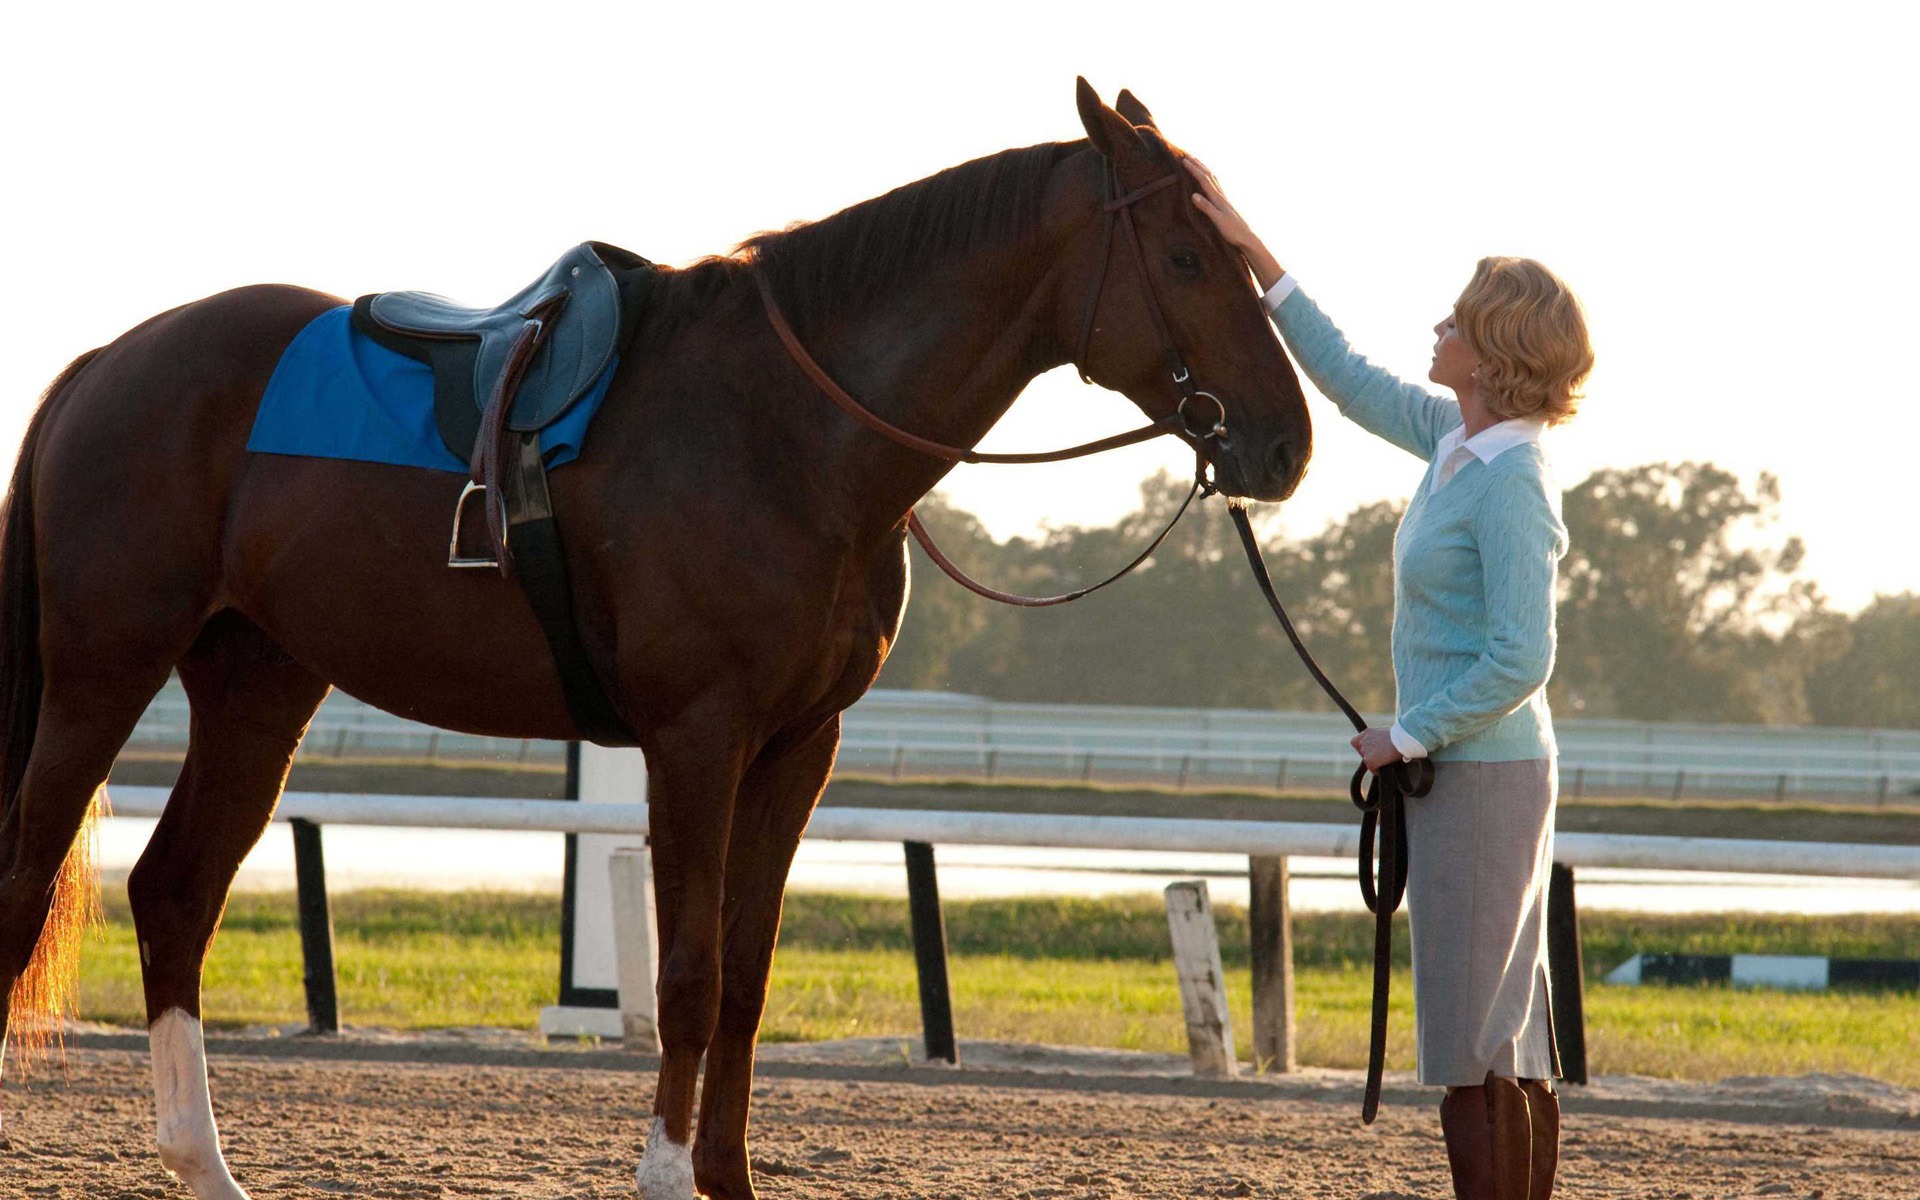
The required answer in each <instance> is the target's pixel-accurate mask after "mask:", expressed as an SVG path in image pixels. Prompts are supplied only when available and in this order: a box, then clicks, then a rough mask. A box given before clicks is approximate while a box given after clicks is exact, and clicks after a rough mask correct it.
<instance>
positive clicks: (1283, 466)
mask: <svg viewBox="0 0 1920 1200" xmlns="http://www.w3.org/2000/svg"><path fill="white" fill-rule="evenodd" d="M1298 465H1299V464H1298V460H1296V459H1295V458H1294V454H1293V447H1292V446H1291V445H1290V444H1288V443H1287V442H1286V441H1284V440H1283V441H1280V442H1276V443H1275V444H1274V447H1273V450H1272V451H1271V452H1270V453H1269V454H1268V455H1267V467H1268V469H1269V470H1271V471H1272V472H1273V477H1274V478H1275V479H1292V478H1293V471H1294V468H1295V467H1296V466H1298Z"/></svg>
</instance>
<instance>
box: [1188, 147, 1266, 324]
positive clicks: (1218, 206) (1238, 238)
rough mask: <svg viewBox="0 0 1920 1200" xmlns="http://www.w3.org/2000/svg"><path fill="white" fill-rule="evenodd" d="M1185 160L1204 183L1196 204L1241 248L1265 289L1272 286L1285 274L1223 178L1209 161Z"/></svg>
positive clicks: (1192, 172) (1235, 246)
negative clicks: (1222, 187)
mask: <svg viewBox="0 0 1920 1200" xmlns="http://www.w3.org/2000/svg"><path fill="white" fill-rule="evenodd" d="M1182 161H1183V163H1184V165H1185V166H1186V168H1187V173H1188V174H1189V175H1191V176H1193V179H1194V182H1195V183H1198V184H1199V185H1200V190H1199V191H1197V192H1195V193H1193V206H1194V207H1195V208H1197V209H1199V210H1200V211H1201V212H1203V213H1205V214H1207V219H1208V220H1210V221H1212V222H1213V227H1214V228H1215V229H1218V230H1219V231H1220V236H1221V237H1222V238H1223V239H1225V241H1226V243H1227V245H1229V246H1232V247H1233V248H1234V249H1235V250H1238V251H1239V252H1240V255H1241V257H1243V258H1245V259H1246V260H1247V265H1248V266H1249V267H1251V268H1253V273H1254V276H1255V278H1257V279H1258V280H1259V281H1260V289H1261V290H1262V291H1265V290H1266V289H1268V288H1270V287H1272V286H1273V285H1274V283H1275V282H1277V281H1278V280H1279V278H1280V276H1281V275H1282V274H1284V273H1285V272H1284V270H1283V269H1282V267H1281V266H1280V264H1279V262H1278V261H1277V260H1275V258H1274V257H1273V254H1272V253H1271V252H1270V251H1269V250H1268V249H1267V247H1266V244H1265V243H1263V242H1262V241H1261V240H1260V238H1259V236H1258V235H1256V234H1255V233H1254V232H1253V227H1252V226H1250V225H1248V224H1247V220H1246V218H1245V217H1242V216H1241V215H1240V210H1239V209H1236V208H1235V207H1234V206H1233V202H1232V201H1230V200H1228V199H1227V194H1226V193H1225V192H1223V191H1221V190H1220V181H1219V180H1218V179H1215V178H1214V177H1213V172H1212V171H1210V170H1208V169H1207V164H1205V163H1203V162H1201V161H1200V160H1199V159H1197V158H1194V157H1193V156H1191V155H1189V156H1187V157H1186V158H1185V159H1184V160H1182Z"/></svg>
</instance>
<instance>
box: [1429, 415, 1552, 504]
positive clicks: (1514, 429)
mask: <svg viewBox="0 0 1920 1200" xmlns="http://www.w3.org/2000/svg"><path fill="white" fill-rule="evenodd" d="M1546 431H1547V423H1546V422H1545V421H1542V420H1540V419H1538V418H1536V417H1515V418H1514V419H1512V420H1510V421H1501V422H1500V423H1498V424H1496V425H1489V426H1487V427H1486V428H1485V429H1482V430H1481V431H1480V432H1479V433H1476V434H1474V435H1473V436H1472V437H1468V436H1467V427H1466V426H1464V425H1456V426H1454V427H1453V428H1452V429H1449V430H1448V431H1447V432H1445V433H1443V434H1441V435H1440V441H1439V442H1438V443H1437V444H1436V445H1435V446H1434V448H1433V487H1432V489H1431V490H1433V491H1436V492H1437V491H1439V490H1440V489H1441V488H1443V487H1445V486H1447V484H1449V483H1451V482H1452V481H1453V477H1454V476H1455V475H1458V474H1459V473H1460V468H1461V467H1464V466H1466V465H1467V464H1468V463H1470V462H1472V461H1473V460H1474V459H1476V458H1477V459H1479V460H1480V461H1481V462H1483V463H1490V462H1492V461H1493V460H1494V459H1496V458H1499V457H1500V456H1501V455H1502V454H1505V453H1506V452H1507V451H1509V450H1511V449H1513V448H1514V447H1515V446H1524V445H1526V444H1528V443H1529V442H1537V441H1539V440H1540V438H1541V436H1542V435H1543V434H1545V433H1546Z"/></svg>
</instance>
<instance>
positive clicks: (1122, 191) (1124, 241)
mask: <svg viewBox="0 0 1920 1200" xmlns="http://www.w3.org/2000/svg"><path fill="white" fill-rule="evenodd" d="M1079 103H1080V120H1081V123H1082V124H1084V125H1085V126H1086V130H1087V138H1088V141H1089V142H1090V143H1091V144H1092V147H1093V152H1094V154H1096V155H1097V156H1098V158H1099V162H1098V163H1097V164H1095V166H1096V170H1091V171H1088V172H1087V181H1088V183H1089V184H1090V186H1092V187H1094V188H1096V189H1097V190H1098V195H1099V199H1098V201H1097V203H1096V207H1095V210H1094V211H1095V213H1096V214H1097V215H1096V218H1095V219H1094V220H1093V221H1091V222H1089V223H1088V224H1087V226H1086V231H1085V233H1084V234H1083V235H1082V236H1081V237H1080V238H1079V239H1078V240H1077V242H1076V246H1075V250H1074V255H1075V261H1076V262H1078V263H1081V264H1084V269H1083V270H1076V271H1074V272H1070V277H1069V279H1068V282H1067V283H1066V284H1065V285H1064V286H1063V287H1062V289H1061V291H1060V298H1059V303H1060V306H1061V323H1062V326H1063V327H1067V328H1071V330H1072V335H1071V336H1072V342H1071V344H1072V346H1073V354H1074V356H1075V362H1076V364H1077V365H1078V366H1079V368H1080V370H1081V373H1082V374H1083V375H1084V376H1085V377H1087V378H1088V379H1090V380H1092V381H1093V382H1095V383H1098V384H1100V385H1102V386H1103V387H1108V388H1112V389H1113V390H1115V391H1117V392H1121V393H1123V394H1124V395H1125V396H1126V397H1127V398H1128V399H1130V400H1132V401H1133V402H1134V403H1135V404H1137V405H1139V406H1140V408H1141V410H1142V411H1144V412H1145V413H1147V415H1149V416H1152V417H1156V418H1157V417H1162V416H1165V415H1166V414H1168V413H1170V412H1174V411H1176V410H1177V411H1179V412H1180V413H1181V415H1182V417H1183V418H1184V424H1185V427H1186V430H1185V433H1184V434H1183V436H1184V437H1186V439H1187V440H1188V441H1189V442H1190V443H1193V444H1194V445H1196V446H1197V447H1198V448H1199V449H1200V451H1201V452H1202V453H1203V454H1205V455H1206V456H1207V458H1208V459H1209V460H1210V461H1211V462H1212V463H1213V468H1214V475H1215V480H1216V482H1217V484H1218V485H1219V487H1220V490H1221V491H1223V492H1226V493H1227V494H1229V495H1236V496H1251V497H1255V498H1257V499H1261V500H1284V499H1286V498H1287V497H1288V496H1291V495H1292V494H1293V490H1294V489H1295V488H1296V487H1298V486H1299V485H1300V479H1301V477H1302V476H1303V475H1305V474H1306V470H1307V459H1308V458H1309V457H1310V456H1311V455H1312V453H1313V425H1312V422H1311V421H1310V419H1309V418H1308V415H1307V404H1306V398H1305V397H1304V396H1303V395H1302V393H1301V391H1300V381H1299V379H1298V378H1297V377H1296V376H1295V375H1294V373H1293V365H1292V364H1291V363H1290V362H1288V361H1287V356H1286V353H1285V352H1284V351H1282V350H1281V348H1280V343H1279V340H1278V339H1277V338H1275V337H1274V334H1273V329H1272V328H1271V327H1270V326H1269V325H1268V323H1267V319H1266V315H1265V314H1264V313H1263V312H1262V311H1261V307H1260V301H1259V298H1258V297H1257V296H1256V295H1255V294H1254V293H1253V291H1252V290H1251V289H1249V288H1248V286H1247V269H1246V265H1245V264H1244V263H1243V262H1242V261H1241V258H1240V255H1239V254H1238V253H1237V252H1236V251H1234V250H1233V249H1232V248H1231V247H1229V246H1228V245H1227V244H1226V242H1225V241H1224V240H1222V239H1221V237H1220V235H1219V233H1218V231H1216V230H1215V229H1214V228H1213V225H1212V222H1210V221H1208V220H1207V219H1206V217H1205V216H1204V215H1203V214H1202V213H1200V212H1199V210H1197V209H1196V208H1194V206H1193V202H1192V200H1191V199H1190V198H1189V197H1190V195H1191V194H1192V192H1193V191H1194V187H1193V181H1192V179H1191V177H1190V176H1189V175H1188V174H1187V171H1186V168H1185V166H1184V165H1183V164H1182V162H1181V159H1182V158H1183V157H1184V155H1182V154H1181V152H1180V151H1179V150H1177V149H1175V148H1174V147H1173V146H1172V145H1171V144H1170V143H1168V142H1167V140H1166V139H1165V138H1164V137H1162V136H1161V134H1160V131H1159V129H1158V128H1156V127H1155V125H1154V123H1153V116H1152V114H1151V113H1149V112H1148V111H1147V109H1146V107H1145V106H1144V105H1142V104H1141V103H1140V102H1139V101H1138V100H1136V99H1134V97H1133V96H1132V95H1131V94H1130V93H1128V92H1124V91H1123V92H1121V93H1120V97H1119V111H1118V112H1116V111H1115V110H1114V109H1112V108H1108V107H1107V106H1106V105H1105V104H1103V103H1101V101H1100V97H1099V96H1098V95H1096V94H1095V93H1094V90H1093V88H1092V87H1090V86H1088V84H1087V81H1086V80H1085V79H1082V80H1080V83H1079ZM1136 245H1137V246H1138V250H1137V252H1136V249H1135V246H1136ZM1183 370H1184V372H1185V374H1186V376H1187V377H1186V378H1185V379H1182V378H1179V376H1180V374H1181V373H1182V371H1183Z"/></svg>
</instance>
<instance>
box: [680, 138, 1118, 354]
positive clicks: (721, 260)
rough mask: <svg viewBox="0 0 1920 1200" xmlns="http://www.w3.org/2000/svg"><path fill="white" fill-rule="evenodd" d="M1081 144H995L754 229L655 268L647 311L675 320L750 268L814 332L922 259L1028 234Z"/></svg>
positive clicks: (898, 278) (857, 306)
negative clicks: (713, 249)
mask: <svg viewBox="0 0 1920 1200" xmlns="http://www.w3.org/2000/svg"><path fill="white" fill-rule="evenodd" d="M1085 148H1086V142H1085V141H1079V142H1043V143H1041V144H1040V145H1037V146H1025V147H1022V148H1020V149H1016V150H1003V151H1001V152H1000V153H998V154H989V155H987V156H986V157H984V158H976V159H974V160H973V161H971V162H965V163H961V164H960V165H959V166H956V167H948V168H947V169H946V170H944V171H939V172H936V173H934V174H932V175H929V176H927V177H926V178H925V179H921V180H916V181H915V182H913V183H908V184H903V185H902V186H900V187H897V188H895V189H893V190H892V191H890V192H887V193H886V194H885V195H881V196H876V197H874V198H873V199H871V200H865V201H862V202H861V203H859V204H855V205H852V206H851V207H849V208H845V209H842V210H841V211H839V212H837V213H835V214H833V215H832V216H830V217H823V218H821V219H820V220H818V221H811V222H807V223H804V224H797V225H793V226H790V227H789V228H787V229H783V230H777V231H771V232H767V233H760V234H755V235H754V236H753V237H750V238H748V239H747V240H746V241H744V242H742V243H740V245H739V247H738V248H737V249H736V250H735V251H734V253H733V254H732V255H729V256H726V257H715V258H708V259H702V260H701V261H699V262H696V263H693V264H692V265H690V266H688V267H686V268H684V269H682V270H678V271H668V272H664V273H663V275H664V276H665V281H666V282H667V287H665V288H663V289H658V290H657V291H656V298H655V300H654V301H653V304H654V305H655V306H656V315H657V316H659V317H662V318H665V322H664V323H666V324H669V325H672V324H678V319H684V318H685V317H687V316H690V315H692V312H694V311H698V310H700V309H703V308H705V307H706V306H707V305H708V304H709V303H711V302H713V301H714V300H715V299H717V297H718V295H719V293H721V292H722V291H724V290H725V289H726V288H727V287H728V285H729V284H730V283H732V282H733V281H734V280H735V279H737V278H739V277H740V276H742V275H743V274H744V273H745V271H746V269H747V268H748V267H749V266H750V265H751V266H753V267H757V268H758V269H759V270H761V271H764V272H765V273H766V275H767V278H768V280H769V282H771V283H772V284H773V289H774V294H775V295H777V296H778V297H779V298H780V302H781V306H782V307H783V308H784V309H785V311H786V312H787V315H788V316H789V318H790V319H792V320H793V322H794V324H795V325H796V326H799V327H801V328H818V327H819V325H820V324H821V323H822V322H826V321H831V320H832V319H833V318H835V317H836V316H839V315H841V314H844V313H847V312H852V311H858V310H859V309H861V308H863V307H865V306H867V305H869V304H871V303H872V302H873V301H874V300H876V299H878V298H879V297H880V296H882V295H884V294H885V293H886V292H888V291H889V290H890V289H892V288H894V287H896V286H897V285H898V284H899V283H900V282H901V280H902V279H903V278H904V277H906V275H907V274H908V273H909V272H911V271H913V270H915V269H917V268H920V267H923V266H925V265H927V264H928V263H931V262H935V261H939V260H942V259H947V258H951V257H955V256H958V255H963V254H967V253H969V252H971V251H973V250H976V249H979V248H981V247H984V246H991V245H996V244H1000V243H1003V242H1005V241H1007V240H1009V239H1012V238H1017V237H1020V236H1023V235H1024V234H1026V233H1028V232H1029V231H1030V230H1031V229H1032V228H1033V226H1034V223H1035V222H1036V221H1037V220H1038V219H1039V214H1040V204H1041V200H1042V197H1043V196H1044V194H1045V191H1046V183H1047V177H1048V175H1049V174H1051V172H1052V171H1053V168H1054V167H1055V166H1056V165H1057V164H1058V163H1059V162H1060V161H1061V160H1062V159H1064V158H1066V157H1067V156H1068V155H1070V154H1072V153H1074V152H1075V151H1077V150H1082V149H1085ZM754 303H755V304H756V305H757V304H758V303H759V301H758V299H757V298H756V299H755V301H754ZM677 318H678V319H677Z"/></svg>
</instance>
